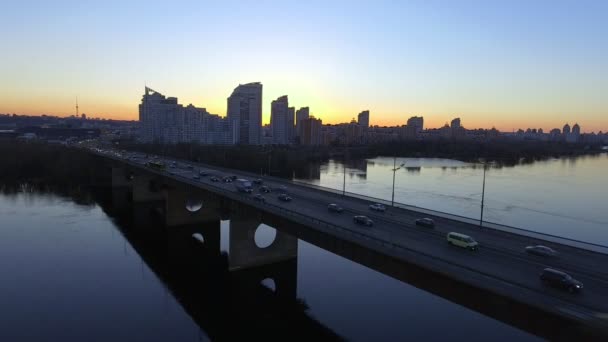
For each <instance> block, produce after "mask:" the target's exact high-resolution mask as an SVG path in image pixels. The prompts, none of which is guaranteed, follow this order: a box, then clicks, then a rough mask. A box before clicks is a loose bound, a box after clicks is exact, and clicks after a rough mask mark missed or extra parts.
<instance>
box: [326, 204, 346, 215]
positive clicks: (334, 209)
mask: <svg viewBox="0 0 608 342" xmlns="http://www.w3.org/2000/svg"><path fill="white" fill-rule="evenodd" d="M327 210H328V211H330V212H332V213H341V212H343V211H344V208H342V207H341V206H339V205H337V204H336V203H330V204H328V205H327Z"/></svg>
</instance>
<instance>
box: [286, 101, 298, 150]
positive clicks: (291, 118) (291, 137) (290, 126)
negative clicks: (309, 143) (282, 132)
mask: <svg viewBox="0 0 608 342" xmlns="http://www.w3.org/2000/svg"><path fill="white" fill-rule="evenodd" d="M295 116H296V109H295V107H288V108H287V142H288V143H290V144H291V143H294V142H295V139H296V126H295Z"/></svg>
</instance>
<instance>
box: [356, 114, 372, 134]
mask: <svg viewBox="0 0 608 342" xmlns="http://www.w3.org/2000/svg"><path fill="white" fill-rule="evenodd" d="M357 123H358V124H359V126H360V127H361V128H362V129H363V130H364V131H365V130H367V129H368V128H369V110H364V111H362V112H361V113H359V115H358V116H357Z"/></svg>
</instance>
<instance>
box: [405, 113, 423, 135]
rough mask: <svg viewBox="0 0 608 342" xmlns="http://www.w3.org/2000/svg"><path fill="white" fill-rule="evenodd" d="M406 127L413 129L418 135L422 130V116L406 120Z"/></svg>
mask: <svg viewBox="0 0 608 342" xmlns="http://www.w3.org/2000/svg"><path fill="white" fill-rule="evenodd" d="M407 125H408V126H410V127H413V130H414V131H415V132H416V133H420V132H422V131H423V130H424V118H423V117H422V116H412V117H411V118H409V119H407Z"/></svg>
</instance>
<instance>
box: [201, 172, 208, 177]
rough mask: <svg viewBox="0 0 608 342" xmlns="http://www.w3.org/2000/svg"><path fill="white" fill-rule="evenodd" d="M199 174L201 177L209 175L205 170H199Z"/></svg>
mask: <svg viewBox="0 0 608 342" xmlns="http://www.w3.org/2000/svg"><path fill="white" fill-rule="evenodd" d="M199 175H201V177H207V176H209V173H207V172H205V171H201V172H199Z"/></svg>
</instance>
